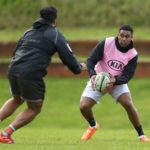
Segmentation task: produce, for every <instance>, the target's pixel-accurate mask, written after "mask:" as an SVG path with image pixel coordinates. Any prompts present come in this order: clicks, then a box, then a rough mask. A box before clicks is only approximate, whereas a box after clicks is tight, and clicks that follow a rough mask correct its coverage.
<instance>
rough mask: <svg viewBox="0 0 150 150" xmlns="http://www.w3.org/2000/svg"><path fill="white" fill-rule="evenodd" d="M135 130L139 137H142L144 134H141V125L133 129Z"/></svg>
mask: <svg viewBox="0 0 150 150" xmlns="http://www.w3.org/2000/svg"><path fill="white" fill-rule="evenodd" d="M135 129H136V131H137V133H138V135H139V136H141V135H144V132H143V129H142V126H141V125H140V126H138V127H135Z"/></svg>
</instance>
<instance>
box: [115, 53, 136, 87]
mask: <svg viewBox="0 0 150 150" xmlns="http://www.w3.org/2000/svg"><path fill="white" fill-rule="evenodd" d="M137 60H138V56H135V57H134V58H132V59H131V60H130V61H129V62H128V64H127V65H126V66H125V68H124V71H123V74H122V75H121V76H118V77H116V83H115V85H120V84H125V83H128V82H129V80H130V79H131V78H132V77H133V75H134V72H135V69H136V66H137Z"/></svg>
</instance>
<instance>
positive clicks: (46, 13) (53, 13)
mask: <svg viewBox="0 0 150 150" xmlns="http://www.w3.org/2000/svg"><path fill="white" fill-rule="evenodd" d="M40 16H41V18H44V19H45V20H47V21H48V22H50V23H52V22H54V21H55V19H56V18H57V9H56V8H55V7H54V6H50V7H45V8H42V9H41V10H40Z"/></svg>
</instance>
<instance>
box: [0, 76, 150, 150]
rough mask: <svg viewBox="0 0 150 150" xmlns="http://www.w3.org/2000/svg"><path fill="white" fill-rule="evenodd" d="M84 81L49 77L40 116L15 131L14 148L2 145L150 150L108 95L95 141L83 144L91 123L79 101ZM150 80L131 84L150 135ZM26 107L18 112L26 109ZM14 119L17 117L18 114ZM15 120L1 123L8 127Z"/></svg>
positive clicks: (5, 89) (2, 91)
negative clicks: (85, 116) (86, 120)
mask: <svg viewBox="0 0 150 150" xmlns="http://www.w3.org/2000/svg"><path fill="white" fill-rule="evenodd" d="M86 82H87V79H85V78H73V79H70V78H48V77H47V78H46V87H47V91H46V98H45V102H44V106H43V110H42V112H41V114H40V115H39V116H38V117H37V118H36V119H35V120H34V121H33V122H32V123H31V124H29V125H28V126H26V127H24V128H22V129H20V130H18V131H16V133H14V135H13V138H14V140H15V142H16V144H15V145H3V144H0V149H5V150H20V149H22V150H33V149H34V150H98V149H99V150H104V149H105V150H149V147H150V143H141V142H139V141H138V140H137V135H136V132H135V131H134V130H133V129H132V126H131V124H130V123H129V121H128V118H127V115H126V112H125V111H124V110H123V108H121V106H120V105H119V104H116V103H114V102H113V101H112V98H111V97H110V96H109V95H106V96H105V97H104V98H103V99H102V101H101V103H100V104H99V105H96V106H95V109H94V113H95V117H96V118H97V121H98V122H99V123H100V126H101V128H100V130H98V131H97V132H96V134H95V135H94V137H93V138H92V140H90V141H87V142H82V141H80V137H81V135H82V133H83V132H84V131H85V129H86V128H87V126H88V124H87V123H86V122H85V121H84V120H83V118H82V116H81V114H80V112H79V99H80V95H81V93H82V90H83V89H84V86H85V85H86ZM0 83H1V85H2V86H0V106H1V105H2V103H3V102H4V101H5V100H6V99H8V98H9V97H10V93H9V86H8V81H7V79H6V78H0ZM149 83H150V79H149V78H147V79H134V80H132V81H131V82H130V83H129V86H130V88H131V91H132V96H133V99H134V103H135V105H136V106H137V108H138V110H139V112H140V117H141V121H142V123H143V127H144V129H145V132H146V134H147V135H149V136H150V121H149V113H150V109H149V108H150V107H149V106H150V99H149V97H150V93H149V89H150V84H149ZM24 107H25V105H23V106H22V107H21V108H20V109H19V110H17V112H18V111H20V110H21V109H23V108H24ZM17 112H15V114H14V116H15V115H16V113H17ZM14 116H13V117H10V118H8V119H7V120H5V121H4V122H1V123H0V129H3V128H4V127H5V126H7V125H8V124H9V123H10V122H11V121H12V120H13V118H14Z"/></svg>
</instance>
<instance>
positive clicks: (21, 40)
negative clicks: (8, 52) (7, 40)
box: [13, 37, 23, 56]
mask: <svg viewBox="0 0 150 150" xmlns="http://www.w3.org/2000/svg"><path fill="white" fill-rule="evenodd" d="M22 43H23V37H21V38H20V39H19V41H18V43H17V45H16V47H15V49H14V51H13V56H14V55H15V53H16V51H17V49H18V48H19V47H20V46H21V45H22Z"/></svg>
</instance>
